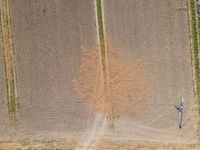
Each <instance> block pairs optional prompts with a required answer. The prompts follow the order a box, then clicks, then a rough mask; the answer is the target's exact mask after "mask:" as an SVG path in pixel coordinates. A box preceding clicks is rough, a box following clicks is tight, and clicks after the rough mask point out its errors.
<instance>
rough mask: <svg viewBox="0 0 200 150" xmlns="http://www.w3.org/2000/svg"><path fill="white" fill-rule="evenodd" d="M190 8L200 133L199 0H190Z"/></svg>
mask: <svg viewBox="0 0 200 150" xmlns="http://www.w3.org/2000/svg"><path fill="white" fill-rule="evenodd" d="M188 3H189V4H188V9H189V23H190V38H191V54H192V65H193V69H194V70H193V72H194V75H193V76H194V82H195V84H194V85H195V87H194V88H195V95H196V97H197V102H196V103H197V105H198V114H199V118H198V120H199V123H198V135H200V133H199V128H200V66H199V65H200V62H199V42H200V41H199V38H198V37H199V30H198V29H199V27H200V26H199V21H198V17H197V9H198V8H197V0H188Z"/></svg>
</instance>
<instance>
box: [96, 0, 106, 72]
mask: <svg viewBox="0 0 200 150" xmlns="http://www.w3.org/2000/svg"><path fill="white" fill-rule="evenodd" d="M96 8H97V20H98V31H99V35H98V36H99V40H100V48H101V55H102V57H101V61H102V65H103V69H104V70H105V69H106V62H105V57H106V48H105V37H104V26H103V14H102V2H101V0H96Z"/></svg>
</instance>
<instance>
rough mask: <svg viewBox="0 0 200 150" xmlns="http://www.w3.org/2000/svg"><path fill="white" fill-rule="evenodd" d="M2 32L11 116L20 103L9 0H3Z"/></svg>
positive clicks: (8, 103)
mask: <svg viewBox="0 0 200 150" xmlns="http://www.w3.org/2000/svg"><path fill="white" fill-rule="evenodd" d="M1 33H2V44H1V48H2V50H3V56H4V67H5V78H6V90H7V105H8V112H9V114H10V115H11V116H13V115H15V113H16V110H17V107H18V105H19V103H18V102H17V101H16V99H17V98H16V97H17V88H16V70H15V60H14V44H13V39H12V33H11V23H10V14H9V1H8V0H1Z"/></svg>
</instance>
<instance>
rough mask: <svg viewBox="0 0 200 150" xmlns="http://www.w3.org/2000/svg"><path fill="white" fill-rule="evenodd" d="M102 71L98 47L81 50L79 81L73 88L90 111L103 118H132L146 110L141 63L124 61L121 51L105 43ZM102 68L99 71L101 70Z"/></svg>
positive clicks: (144, 81)
mask: <svg viewBox="0 0 200 150" xmlns="http://www.w3.org/2000/svg"><path fill="white" fill-rule="evenodd" d="M108 43H109V42H108ZM106 50H107V57H106V58H103V59H107V60H106V61H105V62H106V63H107V65H106V67H107V68H106V70H107V73H106V75H105V74H104V70H105V68H103V67H101V66H102V64H101V62H102V59H101V58H100V57H101V56H100V54H99V47H98V46H97V48H95V49H85V48H84V47H82V48H81V52H82V55H83V58H82V61H81V65H80V74H79V78H78V79H77V80H76V81H74V87H75V90H76V92H77V94H78V95H79V97H80V99H83V100H86V101H88V102H89V103H90V104H91V105H90V106H91V109H94V108H95V110H96V111H97V112H101V113H105V114H106V116H107V117H109V118H110V117H120V116H129V117H130V116H135V115H136V114H138V113H140V112H142V111H144V110H146V109H147V104H148V103H147V99H146V95H147V91H148V90H147V87H148V86H147V84H148V82H147V80H146V78H145V75H144V67H143V65H142V64H143V60H141V59H139V58H138V59H134V60H128V59H127V58H126V56H125V54H124V53H123V52H124V51H123V50H121V49H114V48H112V46H111V44H107V47H106ZM101 68H102V69H101Z"/></svg>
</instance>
